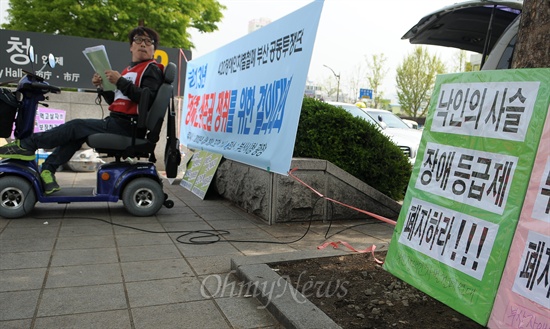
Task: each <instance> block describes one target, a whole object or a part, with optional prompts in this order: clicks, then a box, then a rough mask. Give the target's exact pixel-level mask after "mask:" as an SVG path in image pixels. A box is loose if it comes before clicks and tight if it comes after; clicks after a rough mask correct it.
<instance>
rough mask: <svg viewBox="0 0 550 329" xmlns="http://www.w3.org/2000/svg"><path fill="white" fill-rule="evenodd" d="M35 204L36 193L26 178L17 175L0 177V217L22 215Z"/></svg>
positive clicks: (17, 216)
mask: <svg viewBox="0 0 550 329" xmlns="http://www.w3.org/2000/svg"><path fill="white" fill-rule="evenodd" d="M35 204H36V194H35V192H34V189H33V188H32V185H31V183H30V182H29V181H28V180H26V179H24V178H21V177H17V176H5V177H2V178H0V217H4V218H19V217H23V216H25V215H26V214H28V213H29V212H31V210H32V209H33V208H34V205H35Z"/></svg>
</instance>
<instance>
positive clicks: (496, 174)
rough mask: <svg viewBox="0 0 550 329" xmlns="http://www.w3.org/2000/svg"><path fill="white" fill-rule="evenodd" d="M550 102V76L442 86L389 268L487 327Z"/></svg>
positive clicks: (526, 72)
mask: <svg viewBox="0 0 550 329" xmlns="http://www.w3.org/2000/svg"><path fill="white" fill-rule="evenodd" d="M480 81H482V82H480ZM549 94H550V69H522V70H501V71H481V72H468V73H461V74H447V75H440V76H438V77H437V80H436V86H435V89H434V93H433V96H432V99H431V102H430V112H429V115H428V117H427V121H426V127H425V128H424V133H423V136H422V141H421V143H420V149H419V153H418V157H417V160H416V163H415V166H414V169H413V173H412V175H411V180H410V182H409V188H408V190H407V194H406V196H405V200H404V201H403V207H402V210H401V213H400V215H399V220H398V224H397V226H396V228H395V231H394V234H393V239H392V242H391V244H390V248H389V251H388V255H387V258H386V262H385V264H384V267H385V268H386V269H387V270H388V271H389V272H391V273H392V274H394V275H395V276H397V277H399V278H401V279H402V280H404V281H406V282H407V283H409V284H411V285H413V286H415V287H416V288H418V289H420V290H422V291H423V292H425V293H427V294H429V295H430V296H432V297H434V298H436V299H438V300H440V301H441V302H443V303H445V304H447V305H448V306H450V307H452V308H454V309H455V310H457V311H459V312H461V313H463V314H465V315H466V316H468V317H470V318H472V319H473V320H474V321H476V322H478V323H480V324H482V325H486V324H487V321H488V319H489V315H490V312H491V309H492V307H493V302H494V299H495V295H496V291H497V288H498V284H499V282H500V278H501V275H502V272H503V269H504V265H505V262H506V258H507V255H508V251H509V248H510V244H511V242H512V238H513V235H514V231H515V229H516V226H517V223H518V220H519V216H520V212H521V208H522V205H523V201H524V199H525V193H526V190H527V185H528V182H529V178H530V177H531V171H532V168H533V163H534V160H535V156H536V154H537V151H538V145H539V141H540V139H541V134H542V128H543V123H544V121H545V119H546V116H547V112H548V105H549V101H550V100H549V99H548V95H549Z"/></svg>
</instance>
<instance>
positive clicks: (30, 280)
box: [0, 172, 393, 329]
mask: <svg viewBox="0 0 550 329" xmlns="http://www.w3.org/2000/svg"><path fill="white" fill-rule="evenodd" d="M57 177H58V181H59V183H60V185H61V187H62V188H63V187H64V186H65V187H66V186H71V185H75V184H78V185H79V186H93V185H94V184H95V174H94V173H74V172H59V173H58V174H57ZM165 192H166V193H168V194H169V196H170V199H172V200H173V201H174V203H175V205H174V207H173V208H172V209H167V208H164V207H163V208H162V209H161V210H160V211H159V213H158V214H157V215H156V216H154V217H146V218H137V217H132V216H130V215H129V214H128V213H127V212H126V210H125V209H124V206H123V204H122V202H121V201H120V202H118V203H116V204H115V203H105V202H100V203H72V204H67V205H62V204H40V203H38V204H36V207H35V209H34V211H33V212H32V213H31V214H30V215H29V216H28V217H26V218H21V219H16V220H6V219H2V218H0V328H4V329H7V328H55V329H59V328H101V329H103V328H116V329H122V328H155V329H163V328H215V329H220V328H283V326H282V325H281V324H280V323H281V322H280V321H278V320H277V319H276V318H275V317H274V316H272V315H271V314H270V313H269V312H268V311H267V310H266V309H265V308H263V307H261V306H262V305H261V303H260V302H259V301H258V300H257V299H256V298H254V297H250V296H249V295H247V294H244V293H238V291H237V290H238V287H239V283H238V282H237V281H238V279H237V277H236V276H235V275H234V274H235V273H234V271H231V259H232V258H239V259H242V257H245V256H246V257H249V256H254V257H255V259H257V258H258V257H261V256H262V255H264V256H265V257H266V259H267V258H271V259H273V257H274V256H275V257H279V256H280V258H281V259H285V258H286V256H287V255H291V257H290V258H295V259H296V258H298V259H299V258H300V255H301V254H303V255H309V257H311V255H312V253H313V254H314V255H315V254H318V256H319V257H322V256H327V255H331V254H334V253H351V251H348V250H346V249H339V250H337V251H335V250H334V249H332V248H327V249H323V250H317V249H316V247H317V246H319V245H321V244H322V243H324V242H327V241H339V240H342V241H346V242H348V243H350V244H351V245H352V246H353V247H355V248H357V249H364V248H367V247H369V246H371V245H373V244H375V245H377V246H378V247H379V248H380V249H382V248H383V247H384V246H385V245H387V243H388V242H389V241H390V239H391V234H392V230H393V226H391V225H388V224H385V223H381V222H375V221H373V222H368V223H367V222H361V221H357V220H355V221H346V222H343V221H338V222H334V223H333V224H332V225H331V227H330V231H328V232H327V229H328V228H329V224H328V223H321V222H314V223H313V224H312V226H311V229H310V230H309V232H308V233H307V235H305V237H303V239H301V240H300V241H298V242H295V243H289V244H273V243H269V242H287V241H292V240H296V239H298V238H300V237H301V236H302V235H303V234H304V233H305V232H306V229H307V228H308V224H307V223H291V224H276V225H272V226H269V225H267V224H265V223H263V222H262V221H260V220H259V219H257V218H256V217H254V216H252V215H250V214H247V213H245V212H244V211H242V210H241V209H239V208H237V207H235V206H233V205H232V204H231V203H229V202H228V201H226V200H223V199H212V198H211V199H207V200H201V199H200V198H198V197H197V196H195V195H194V194H192V193H190V192H189V191H187V190H186V189H184V188H182V187H180V186H179V185H169V184H168V182H166V181H165ZM363 223H364V225H359V226H357V224H363ZM113 224H119V225H126V226H131V227H134V228H138V229H140V230H141V231H140V230H136V229H132V228H128V227H124V226H118V225H113ZM346 228H348V229H346ZM201 230H202V231H209V230H225V231H228V232H229V234H227V235H224V236H222V237H221V241H219V242H216V243H210V244H191V243H190V238H192V237H197V236H198V235H197V234H187V235H184V234H185V233H187V232H189V231H201ZM146 231H148V232H146ZM339 231H342V232H340V233H338V234H336V235H334V234H335V233H337V232H339ZM151 232H154V233H151ZM325 236H328V237H329V239H325ZM214 238H215V237H209V238H208V239H198V240H197V241H198V242H200V241H214V240H215V239H214ZM178 240H179V241H178ZM236 240H239V241H243V242H236ZM245 241H246V242H245ZM252 241H254V242H252ZM182 242H184V243H182ZM341 248H344V247H341ZM274 254H277V255H279V256H277V255H274ZM231 287H236V288H235V289H234V291H233V294H231V291H230V290H231V289H230V288H231ZM235 291H237V293H235Z"/></svg>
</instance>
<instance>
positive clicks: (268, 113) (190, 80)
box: [180, 0, 323, 175]
mask: <svg viewBox="0 0 550 329" xmlns="http://www.w3.org/2000/svg"><path fill="white" fill-rule="evenodd" d="M322 7H323V1H322V0H317V1H314V2H312V3H311V4H309V5H307V6H305V7H303V8H301V9H299V10H297V11H295V12H293V13H291V14H289V15H287V16H285V17H283V18H281V19H279V20H277V21H275V22H273V23H271V24H269V25H267V26H265V27H263V28H261V29H259V30H257V31H255V32H253V33H251V34H249V35H247V36H245V37H243V38H241V39H238V40H236V41H234V42H232V43H230V44H228V45H226V46H224V47H221V48H219V49H217V50H215V51H213V52H211V53H209V54H206V55H204V56H202V57H200V58H197V59H195V60H192V61H190V62H189V63H188V64H187V65H188V66H187V76H186V82H185V96H184V102H183V111H182V113H183V115H182V122H181V133H180V140H181V141H182V143H183V144H185V145H186V146H187V147H188V148H191V149H197V150H208V151H211V152H215V153H220V154H222V155H223V156H224V157H226V158H228V159H231V160H235V161H238V162H241V163H245V164H249V165H251V166H254V167H258V168H261V169H264V170H267V171H272V172H276V173H279V174H283V175H287V172H288V171H289V169H290V163H291V160H292V153H293V151H294V142H295V139H296V131H297V129H298V120H299V118H300V111H301V107H302V100H303V97H304V89H305V85H306V80H307V72H308V69H309V63H310V60H311V54H312V51H313V45H314V42H315V36H316V34H317V26H318V24H319V17H320V15H321V10H322Z"/></svg>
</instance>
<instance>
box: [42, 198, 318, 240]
mask: <svg viewBox="0 0 550 329" xmlns="http://www.w3.org/2000/svg"><path fill="white" fill-rule="evenodd" d="M319 200H321V199H318V200H317V201H319ZM317 201H315V204H314V206H313V207H312V210H311V215H310V219H309V221H308V223H309V224H308V227H307V229H306V231H305V232H304V234H302V236H300V237H299V238H297V239H295V240H292V241H265V240H231V239H225V240H222V237H223V236H225V235H229V234H231V233H230V232H229V231H227V230H215V229H213V230H193V231H151V230H146V229H141V228H138V227H133V226H129V225H124V224H119V223H114V222H111V221H108V220H105V219H102V218H96V217H83V216H70V217H63V219H91V220H97V221H100V222H104V223H107V224H110V225H113V226H118V227H123V228H127V229H131V230H136V231H140V232H144V233H151V234H167V233H168V234H181V235H179V236H178V237H176V241H177V242H179V243H182V244H190V245H202V244H212V243H217V242H241V243H243V242H244V243H266V244H291V243H295V242H298V241H300V240H302V239H303V238H304V237H305V236H306V235H307V234H308V232H309V230H310V228H311V222H312V221H313V209H314V208H315V205H316V204H317ZM34 218H35V219H40V220H48V219H50V220H51V219H54V218H36V217H34ZM55 219H57V218H55ZM196 234H199V235H198V236H192V237H190V238H188V239H187V241H185V240H183V238H184V237H188V236H190V235H196ZM204 239H212V240H206V241H204Z"/></svg>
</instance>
